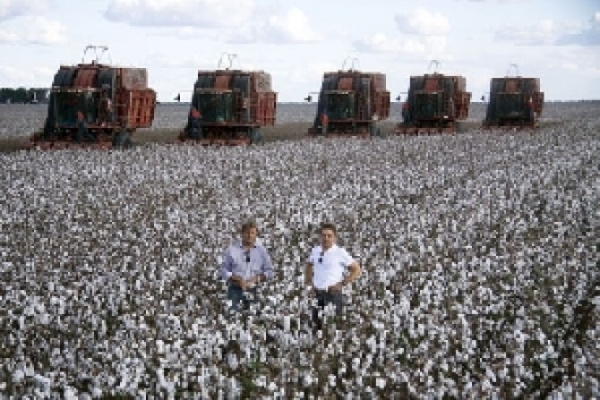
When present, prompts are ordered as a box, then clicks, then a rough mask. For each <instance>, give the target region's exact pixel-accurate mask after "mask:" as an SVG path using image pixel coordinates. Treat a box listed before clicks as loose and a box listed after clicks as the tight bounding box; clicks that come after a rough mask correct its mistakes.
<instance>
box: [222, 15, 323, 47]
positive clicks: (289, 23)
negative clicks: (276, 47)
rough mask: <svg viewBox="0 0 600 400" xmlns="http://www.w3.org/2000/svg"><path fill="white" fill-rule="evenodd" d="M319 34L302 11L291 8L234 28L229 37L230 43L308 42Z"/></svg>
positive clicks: (317, 37) (314, 40)
mask: <svg viewBox="0 0 600 400" xmlns="http://www.w3.org/2000/svg"><path fill="white" fill-rule="evenodd" d="M321 39H322V38H321V36H320V35H319V34H318V33H317V32H316V31H315V30H313V29H312V28H311V26H310V23H309V20H308V18H307V17H306V15H305V14H304V12H302V10H300V9H298V8H291V9H290V10H288V11H287V12H286V13H285V14H282V15H277V14H275V15H271V16H269V17H268V18H267V19H266V20H265V21H264V22H262V23H260V24H258V25H256V26H253V27H250V28H249V29H247V30H236V31H235V32H233V33H232V34H231V35H230V36H229V38H228V39H227V41H228V42H232V43H255V42H264V43H279V44H284V43H310V42H318V41H320V40H321Z"/></svg>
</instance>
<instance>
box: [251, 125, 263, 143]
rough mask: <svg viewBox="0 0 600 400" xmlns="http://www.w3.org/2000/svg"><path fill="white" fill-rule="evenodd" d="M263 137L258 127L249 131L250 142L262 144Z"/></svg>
mask: <svg viewBox="0 0 600 400" xmlns="http://www.w3.org/2000/svg"><path fill="white" fill-rule="evenodd" d="M263 143H264V138H263V134H262V132H261V131H260V129H258V128H255V129H252V130H251V131H250V144H263Z"/></svg>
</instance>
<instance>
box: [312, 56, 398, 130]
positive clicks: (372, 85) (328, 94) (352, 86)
mask: <svg viewBox="0 0 600 400" xmlns="http://www.w3.org/2000/svg"><path fill="white" fill-rule="evenodd" d="M347 61H348V59H346V60H345V61H344V64H343V65H342V70H339V71H336V72H326V73H325V74H324V75H323V82H322V84H321V91H320V92H319V100H318V104H317V115H316V117H315V120H314V123H313V126H312V127H311V128H309V129H308V135H309V136H316V135H320V134H321V135H327V136H329V135H359V136H367V137H368V136H369V135H370V136H381V130H380V129H379V127H378V126H377V122H378V121H382V120H385V119H387V118H388V117H389V114H390V92H389V91H387V90H386V76H385V74H382V73H378V72H361V71H358V70H355V69H354V62H355V61H357V60H356V59H353V60H351V61H352V66H351V67H350V69H348V70H344V67H345V66H346V62H347ZM305 100H307V101H309V102H310V101H311V100H312V96H311V95H310V94H309V95H308V97H307V98H306V99H305Z"/></svg>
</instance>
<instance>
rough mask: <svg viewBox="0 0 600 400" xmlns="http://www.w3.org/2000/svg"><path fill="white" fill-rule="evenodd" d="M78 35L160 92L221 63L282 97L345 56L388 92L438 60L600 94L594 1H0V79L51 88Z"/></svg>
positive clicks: (550, 94) (311, 87) (484, 88)
mask: <svg viewBox="0 0 600 400" xmlns="http://www.w3.org/2000/svg"><path fill="white" fill-rule="evenodd" d="M87 45H103V46H108V51H107V52H104V53H102V52H99V53H98V57H99V58H100V60H99V61H101V62H108V63H111V64H113V65H117V66H123V67H128V66H132V67H145V68H147V70H148V79H149V86H150V87H152V88H153V89H154V90H156V92H157V94H158V100H160V101H171V100H173V98H174V97H175V96H176V95H177V93H181V95H182V99H183V100H186V99H188V100H189V97H190V95H191V90H192V88H193V84H194V82H195V80H196V77H197V71H198V70H200V69H202V70H213V69H217V68H219V66H220V67H222V68H225V67H229V66H231V68H236V69H243V70H264V71H267V72H269V73H270V74H271V75H272V82H273V89H274V90H275V91H276V92H277V93H278V100H279V101H281V102H301V101H303V98H305V97H306V96H307V94H308V93H310V92H314V91H318V90H319V88H320V85H321V79H322V77H323V73H324V72H326V71H336V70H340V69H342V68H343V69H349V68H354V69H357V70H361V71H366V72H383V73H385V74H386V80H387V89H388V90H389V91H390V93H391V95H392V98H396V96H398V95H403V94H404V93H406V91H407V90H408V84H409V79H410V76H411V75H423V74H425V73H428V72H433V71H434V70H435V71H437V72H440V73H443V74H452V75H454V74H457V75H463V76H465V77H466V79H467V89H468V91H470V92H471V93H472V98H473V99H479V98H481V96H484V95H486V96H487V93H488V92H489V84H490V79H491V78H493V77H503V76H506V75H507V74H511V75H512V74H515V73H516V72H517V71H518V74H519V75H521V76H525V77H539V78H540V80H541V88H542V91H543V92H545V98H546V100H549V101H563V100H564V101H566V100H589V99H600V0H421V1H404V0H370V1H360V0H320V1H317V0H303V1H300V0H287V1H284V0H85V1H84V0H81V1H80V0H0V87H19V86H24V87H49V86H50V85H51V83H52V78H53V76H54V74H55V73H56V71H57V70H58V68H59V67H60V65H73V64H77V63H80V62H82V61H83V60H85V61H90V60H91V59H94V58H95V57H96V55H95V54H94V52H93V51H89V52H88V53H87V54H85V57H84V49H85V47H86V46H87ZM229 55H232V56H229ZM432 60H436V61H437V63H432V62H431V61H432ZM220 61H221V62H220ZM230 61H231V63H230ZM230 64H231V65H230ZM513 64H515V65H516V66H517V68H514V67H511V65H513ZM515 70H517V71H515Z"/></svg>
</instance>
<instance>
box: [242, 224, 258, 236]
mask: <svg viewBox="0 0 600 400" xmlns="http://www.w3.org/2000/svg"><path fill="white" fill-rule="evenodd" d="M252 228H254V229H256V230H258V226H256V222H254V221H246V222H244V223H243V224H242V233H243V232H246V231H247V230H248V229H252Z"/></svg>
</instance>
